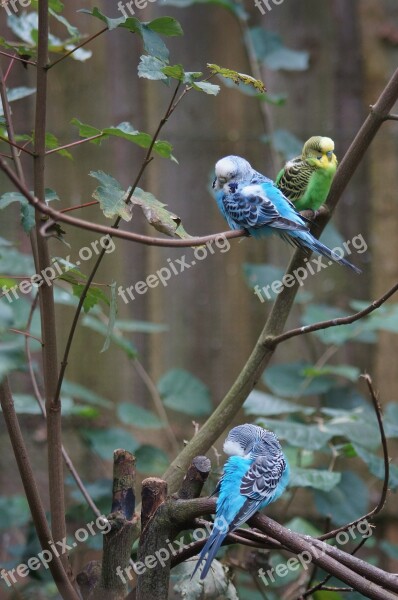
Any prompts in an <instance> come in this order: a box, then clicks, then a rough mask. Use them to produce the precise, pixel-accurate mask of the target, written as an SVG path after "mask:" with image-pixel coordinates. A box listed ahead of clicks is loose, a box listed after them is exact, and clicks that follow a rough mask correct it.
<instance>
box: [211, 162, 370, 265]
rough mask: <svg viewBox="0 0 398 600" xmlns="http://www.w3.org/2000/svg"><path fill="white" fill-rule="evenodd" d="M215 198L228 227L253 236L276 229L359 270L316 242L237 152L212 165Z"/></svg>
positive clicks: (285, 201)
mask: <svg viewBox="0 0 398 600" xmlns="http://www.w3.org/2000/svg"><path fill="white" fill-rule="evenodd" d="M215 171H216V178H215V180H214V182H213V189H214V192H215V198H216V202H217V205H218V208H219V209H220V211H221V213H222V215H223V216H224V218H225V219H226V221H227V223H228V225H229V226H230V228H231V229H246V231H247V232H248V233H249V234H250V235H252V236H253V237H263V236H265V235H269V234H270V233H276V234H278V235H279V236H280V237H282V238H283V239H284V240H286V241H288V242H290V243H291V244H293V245H295V246H298V247H299V248H301V249H304V250H307V251H308V250H312V251H314V252H317V253H318V254H321V255H322V256H325V257H326V258H328V259H329V260H331V261H334V262H337V263H339V264H341V265H345V266H346V267H350V269H352V270H353V271H355V272H356V273H361V270H360V269H358V268H357V267H355V266H354V265H352V264H351V263H350V262H349V261H348V260H346V259H345V258H342V257H341V256H339V255H338V254H337V253H336V252H333V250H330V248H328V247H327V246H325V245H324V244H322V243H321V242H319V241H318V240H317V239H316V238H315V237H314V236H313V235H312V234H311V233H310V231H309V228H308V221H307V220H306V219H304V217H302V216H301V215H300V214H299V213H298V212H297V211H296V209H295V208H294V205H293V204H292V203H291V202H290V200H288V199H287V198H286V197H285V196H284V195H283V193H282V192H281V191H280V190H279V189H278V188H277V187H276V185H275V184H274V183H273V182H272V181H271V180H270V179H268V177H265V176H264V175H262V174H261V173H258V172H257V171H255V170H254V169H253V168H252V167H251V165H250V163H248V162H247V160H245V159H244V158H241V157H240V156H225V157H224V158H221V159H220V160H219V161H218V162H217V163H216V167H215Z"/></svg>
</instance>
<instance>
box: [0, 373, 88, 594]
mask: <svg viewBox="0 0 398 600" xmlns="http://www.w3.org/2000/svg"><path fill="white" fill-rule="evenodd" d="M0 403H1V408H2V411H3V417H4V421H5V424H6V427H7V431H8V435H9V437H10V440H11V444H12V448H13V450H14V456H15V460H16V462H17V465H18V470H19V473H20V476H21V480H22V484H23V487H24V490H25V494H26V498H27V501H28V504H29V509H30V512H31V514H32V519H33V523H34V526H35V529H36V533H37V537H38V538H39V541H40V545H41V547H42V549H43V550H47V551H48V552H49V556H52V559H51V561H50V562H49V563H48V566H49V568H50V571H51V574H52V576H53V578H54V581H55V584H56V586H57V588H58V590H59V592H60V594H61V596H62V598H64V599H66V600H78V596H77V594H76V592H75V590H74V588H73V586H72V584H71V583H70V581H69V579H68V577H67V575H66V573H65V570H64V568H63V565H62V562H61V559H60V558H59V557H58V555H57V554H55V553H54V552H53V550H52V548H51V546H50V544H51V543H53V540H54V538H53V537H52V535H51V531H50V528H49V526H48V523H47V519H46V514H45V511H44V508H43V504H42V501H41V498H40V495H39V491H38V489H37V485H36V481H35V477H34V474H33V470H32V466H31V463H30V458H29V453H28V451H27V449H26V446H25V442H24V439H23V436H22V432H21V429H20V426H19V422H18V417H17V415H16V412H15V408H14V402H13V399H12V395H11V390H10V386H9V383H8V379H7V378H6V379H4V380H3V382H2V383H0ZM55 539H56V538H55Z"/></svg>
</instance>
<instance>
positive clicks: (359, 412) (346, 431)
mask: <svg viewBox="0 0 398 600" xmlns="http://www.w3.org/2000/svg"><path fill="white" fill-rule="evenodd" d="M322 412H323V413H324V414H327V415H333V414H334V411H333V410H332V409H328V408H322ZM326 429H327V431H329V432H330V433H332V434H333V436H344V437H346V438H347V439H348V440H349V441H350V442H353V443H357V444H362V445H363V446H366V447H367V448H377V447H378V446H379V445H380V434H379V429H378V427H377V424H376V421H375V419H373V420H369V417H368V416H367V415H366V413H365V412H364V411H363V409H361V408H357V409H354V410H353V411H343V410H340V411H338V412H337V415H336V416H335V417H334V418H333V419H332V420H330V421H329V422H328V423H327V424H326Z"/></svg>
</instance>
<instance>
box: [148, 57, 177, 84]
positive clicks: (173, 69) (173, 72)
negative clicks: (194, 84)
mask: <svg viewBox="0 0 398 600" xmlns="http://www.w3.org/2000/svg"><path fill="white" fill-rule="evenodd" d="M143 58H150V57H145V56H141V59H143ZM153 67H154V70H155V73H156V69H157V68H158V67H157V65H156V63H153ZM138 69H139V67H138ZM161 72H162V73H163V74H164V75H167V77H172V78H173V79H178V81H184V77H185V71H184V67H183V66H182V65H167V66H166V67H162V68H161ZM148 79H152V78H151V77H148ZM155 79H164V78H163V77H155Z"/></svg>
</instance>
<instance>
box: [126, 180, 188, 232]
mask: <svg viewBox="0 0 398 600" xmlns="http://www.w3.org/2000/svg"><path fill="white" fill-rule="evenodd" d="M131 203H132V204H133V205H134V204H137V205H138V206H140V207H141V209H142V212H143V213H144V216H145V218H146V220H147V221H148V223H149V224H150V225H152V227H154V228H155V229H156V230H157V231H160V232H161V233H165V234H166V235H169V236H174V235H177V236H178V237H180V238H182V239H189V238H190V237H191V236H190V235H189V234H188V233H187V232H186V231H185V229H184V228H183V226H182V224H181V219H180V217H178V216H177V215H175V214H174V213H172V212H170V211H169V210H167V209H166V208H165V206H167V205H166V204H163V203H162V202H160V201H159V200H158V199H157V198H155V196H154V195H153V194H151V193H150V192H144V190H142V189H140V188H136V189H135V192H134V194H133V196H132V198H131Z"/></svg>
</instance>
